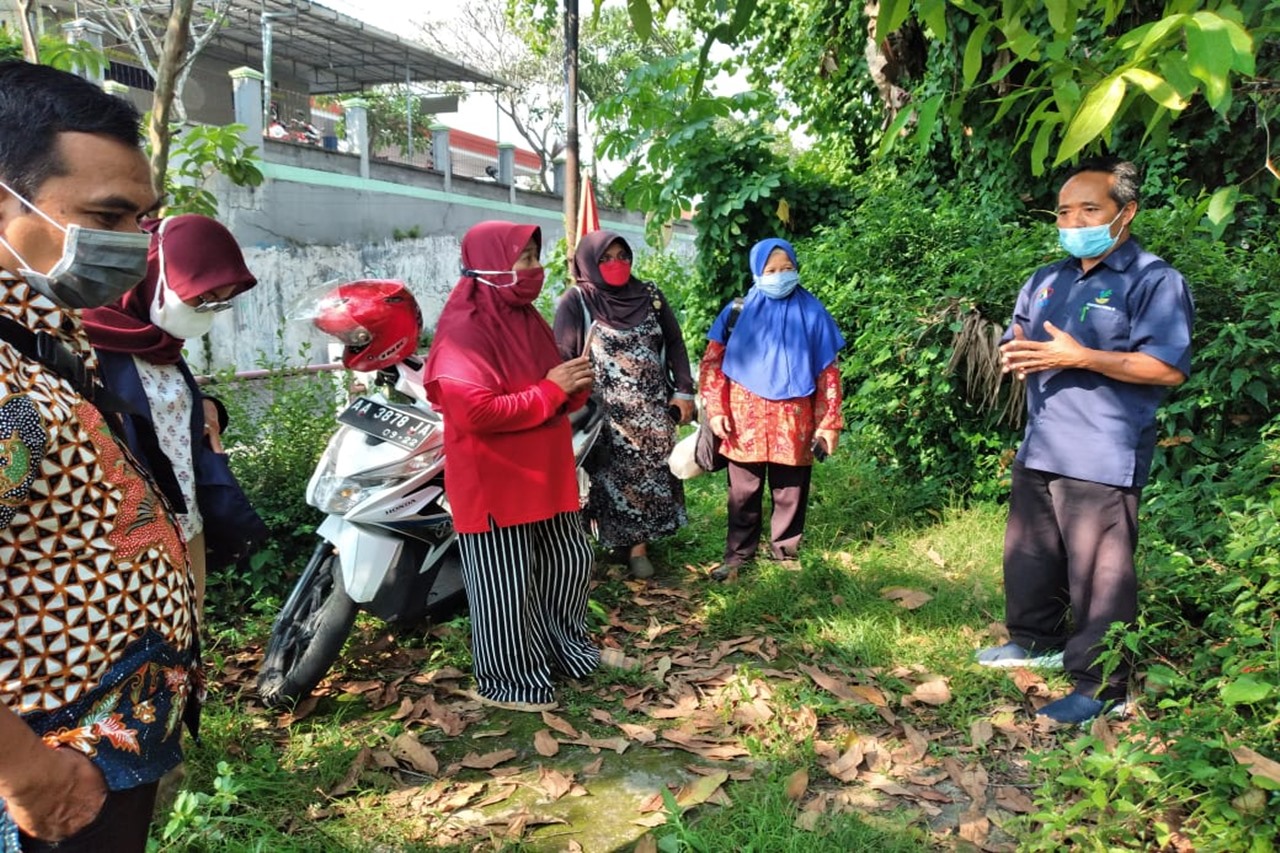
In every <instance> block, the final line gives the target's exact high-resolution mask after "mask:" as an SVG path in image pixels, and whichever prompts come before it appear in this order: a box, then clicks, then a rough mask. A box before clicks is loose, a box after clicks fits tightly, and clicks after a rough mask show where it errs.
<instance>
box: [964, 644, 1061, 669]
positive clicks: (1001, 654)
mask: <svg viewBox="0 0 1280 853" xmlns="http://www.w3.org/2000/svg"><path fill="white" fill-rule="evenodd" d="M974 660H976V661H977V663H978V665H979V666H992V667H998V668H1000V669H1013V668H1014V667H1019V666H1025V667H1031V668H1032V669H1062V652H1060V651H1058V652H1040V653H1039V654H1036V653H1035V652H1029V651H1027V650H1026V649H1024V648H1023V647H1022V646H1020V645H1018V644H1017V643H1005V644H1004V645H1003V646H994V647H992V648H989V649H983V650H982V651H980V652H978V653H977V654H976V655H975V656H974Z"/></svg>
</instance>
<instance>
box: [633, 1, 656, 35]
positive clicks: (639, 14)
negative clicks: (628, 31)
mask: <svg viewBox="0 0 1280 853" xmlns="http://www.w3.org/2000/svg"><path fill="white" fill-rule="evenodd" d="M627 12H628V13H630V15H631V26H633V27H635V30H636V37H637V38H639V39H640V40H641V41H648V40H649V39H651V38H653V10H651V9H650V8H649V0H627Z"/></svg>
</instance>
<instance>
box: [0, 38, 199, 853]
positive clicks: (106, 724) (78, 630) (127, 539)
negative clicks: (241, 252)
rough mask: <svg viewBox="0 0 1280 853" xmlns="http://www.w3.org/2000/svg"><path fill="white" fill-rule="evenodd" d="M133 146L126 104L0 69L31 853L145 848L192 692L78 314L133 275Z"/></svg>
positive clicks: (152, 494) (152, 525)
mask: <svg viewBox="0 0 1280 853" xmlns="http://www.w3.org/2000/svg"><path fill="white" fill-rule="evenodd" d="M138 142H139V116H138V113H137V111H136V110H135V109H134V108H133V107H132V106H131V105H130V104H129V103H128V102H127V101H124V100H122V99H119V98H116V97H113V96H111V95H107V94H106V93H105V92H103V91H102V90H100V89H98V88H97V87H95V86H93V85H92V84H91V83H89V82H88V81H85V80H82V79H81V78H79V77H75V76H73V75H70V74H66V73H64V72H60V71H55V70H53V69H51V68H46V67H41V66H36V65H29V64H27V63H23V62H6V63H0V566H2V567H3V572H2V573H0V799H2V800H3V801H4V807H3V809H0V812H2V813H3V814H4V815H5V817H4V820H8V821H10V822H13V823H16V825H17V827H18V829H19V830H21V832H22V835H21V837H20V843H21V845H22V848H23V850H24V851H26V853H31V851H39V850H45V849H53V848H54V847H55V846H56V849H58V850H60V851H68V850H71V851H81V850H84V851H89V850H92V851H95V853H98V851H142V850H144V849H145V846H146V838H147V832H148V826H149V824H150V819H151V811H152V807H153V802H154V798H155V791H156V782H157V780H158V779H159V778H160V777H161V776H163V775H164V774H165V772H166V771H168V770H170V769H171V768H173V767H174V766H176V765H177V764H178V763H179V762H180V761H181V742H180V738H181V722H182V720H183V717H184V715H185V714H186V713H187V712H189V711H191V710H192V709H191V705H193V704H194V697H193V695H192V694H193V693H194V692H197V671H196V662H195V645H196V643H195V634H196V624H195V616H194V611H193V607H192V601H193V592H192V583H191V578H190V572H189V569H188V563H187V555H186V549H185V545H184V543H183V541H182V538H181V536H180V534H179V533H178V531H177V528H176V527H175V525H174V520H173V518H172V515H171V513H170V512H169V510H168V509H167V507H166V505H165V504H164V502H163V501H162V500H161V499H160V498H159V497H158V493H157V491H156V490H155V489H154V488H152V486H151V484H150V482H149V481H148V479H147V478H146V477H144V476H143V475H142V474H141V473H140V471H139V469H138V468H137V466H136V465H135V464H134V463H133V461H132V460H131V459H130V458H129V457H128V455H127V453H125V452H124V451H123V450H122V448H121V445H120V443H119V442H118V441H116V439H115V437H114V435H113V434H112V432H111V429H110V419H111V417H112V416H111V414H110V413H109V412H106V413H105V414H104V410H106V409H109V408H110V406H109V402H110V398H109V397H100V396H99V395H97V394H95V393H94V390H93V372H94V366H95V365H94V361H93V355H92V350H91V349H90V347H89V342H88V339H87V338H86V337H85V335H84V332H83V329H82V327H81V323H80V319H79V315H78V313H77V310H76V309H78V308H85V307H91V306H95V305H103V304H106V303H108V302H111V301H113V300H114V299H116V298H118V297H119V296H121V295H122V294H123V293H124V292H126V291H127V290H128V289H129V288H130V287H132V286H133V285H134V284H136V283H137V281H138V279H139V278H141V275H142V273H143V271H145V268H146V251H147V244H148V240H149V238H148V236H147V235H146V234H142V233H141V232H140V231H139V229H138V220H139V219H140V218H141V217H142V216H143V215H144V214H146V213H148V212H150V211H152V210H153V209H154V208H155V207H156V206H157V203H158V199H157V197H156V193H155V190H154V189H153V188H152V185H151V177H150V170H149V168H148V165H147V160H146V158H145V157H144V156H143V154H142V152H141V151H140V150H139V147H138ZM24 333H25V344H24ZM36 338H39V339H41V340H40V344H39V347H33V346H31V343H32V340H33V339H36ZM54 352H57V353H59V354H60V359H61V362H60V364H56V363H57V362H58V359H57V358H51V357H50V354H51V353H54ZM68 365H69V366H70V369H67V368H68ZM90 398H92V399H93V400H96V401H98V402H99V404H100V405H95V404H94V403H93V402H91V401H90ZM0 823H3V821H0ZM4 843H5V841H4V838H3V836H2V835H0V848H3V846H4ZM55 843H56V844H55Z"/></svg>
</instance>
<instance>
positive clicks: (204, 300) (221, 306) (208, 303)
mask: <svg viewBox="0 0 1280 853" xmlns="http://www.w3.org/2000/svg"><path fill="white" fill-rule="evenodd" d="M196 298H197V299H199V300H200V304H199V305H197V306H196V307H195V308H193V309H192V310H193V311H195V312H196V313H197V314H208V313H210V312H212V313H215V314H216V313H217V312H219V311H226V310H228V309H229V308H230V307H231V300H230V299H209V298H208V297H206V296H197V297H196Z"/></svg>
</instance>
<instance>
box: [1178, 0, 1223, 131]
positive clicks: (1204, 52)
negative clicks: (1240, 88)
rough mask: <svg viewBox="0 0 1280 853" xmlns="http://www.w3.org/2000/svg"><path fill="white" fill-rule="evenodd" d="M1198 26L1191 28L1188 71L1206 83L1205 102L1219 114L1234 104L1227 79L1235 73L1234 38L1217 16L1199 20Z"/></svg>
mask: <svg viewBox="0 0 1280 853" xmlns="http://www.w3.org/2000/svg"><path fill="white" fill-rule="evenodd" d="M1195 23H1196V26H1191V27H1187V29H1186V34H1187V68H1188V69H1189V70H1190V71H1191V74H1192V75H1193V76H1194V77H1196V78H1197V79H1198V80H1200V81H1201V82H1203V83H1204V95H1205V99H1206V100H1207V101H1208V102H1209V106H1211V107H1212V108H1213V109H1214V110H1216V111H1217V112H1219V113H1223V112H1225V111H1226V108H1227V107H1228V106H1230V104H1231V86H1230V83H1229V81H1228V80H1227V75H1229V74H1230V73H1231V66H1232V62H1233V50H1232V47H1231V36H1230V35H1228V34H1227V31H1226V28H1225V27H1222V26H1220V24H1221V23H1222V19H1221V18H1218V17H1217V16H1212V15H1211V16H1208V17H1207V18H1203V19H1202V18H1201V17H1200V16H1199V15H1197V16H1196V20H1195Z"/></svg>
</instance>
